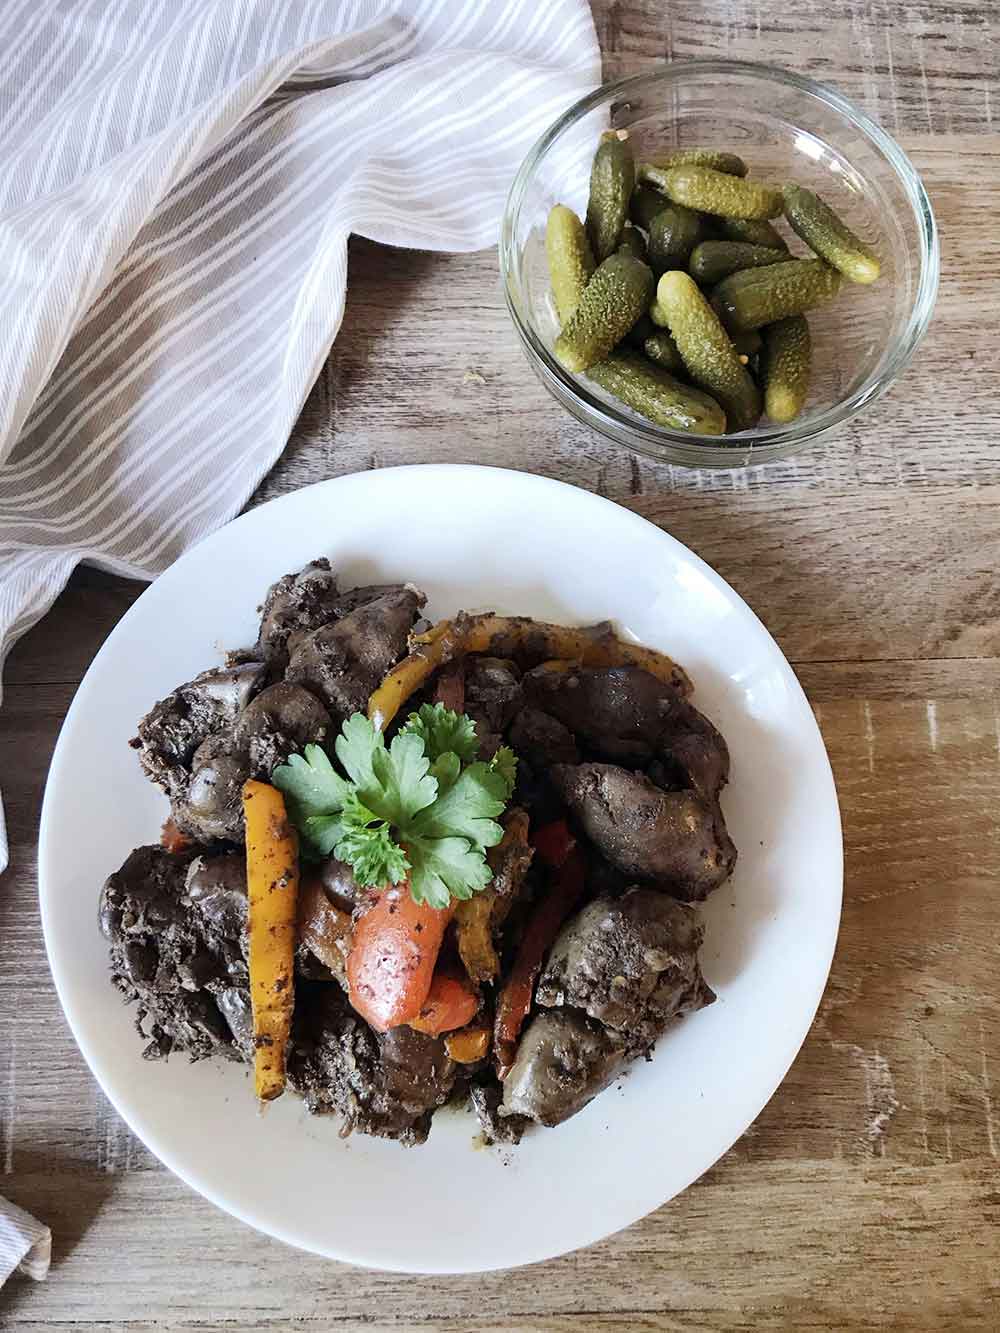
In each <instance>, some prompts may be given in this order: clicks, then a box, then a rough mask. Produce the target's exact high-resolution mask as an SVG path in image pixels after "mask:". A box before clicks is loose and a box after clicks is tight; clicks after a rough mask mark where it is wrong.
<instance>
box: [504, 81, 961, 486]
mask: <svg viewBox="0 0 1000 1333" xmlns="http://www.w3.org/2000/svg"><path fill="white" fill-rule="evenodd" d="M720 74H721V75H725V74H732V75H737V76H739V77H741V78H744V79H745V78H748V77H749V78H754V79H759V80H761V81H762V82H765V83H780V84H784V85H785V86H786V87H790V88H795V89H797V90H798V91H799V92H802V93H805V94H806V95H807V96H809V97H814V98H816V100H817V101H819V102H822V103H824V104H825V105H826V106H828V107H830V108H831V109H832V110H834V111H836V112H837V113H838V114H840V115H841V116H843V117H844V119H845V120H846V121H848V122H849V123H850V124H852V125H854V126H855V127H856V128H857V129H858V130H860V131H861V133H862V134H863V135H864V136H865V137H866V138H867V139H868V140H870V141H871V143H872V144H873V145H874V146H875V147H876V148H877V149H878V150H879V151H880V152H881V153H882V155H883V156H884V157H885V159H886V160H887V161H888V163H889V165H890V166H891V167H892V169H893V170H894V171H895V173H896V175H897V177H898V178H899V181H900V183H901V185H902V187H903V191H904V193H905V196H906V198H907V200H908V202H909V205H910V208H911V210H912V213H913V220H914V222H915V225H916V234H917V238H918V244H919V273H918V279H917V292H916V298H915V300H914V302H913V305H912V308H911V310H910V314H909V318H908V320H907V322H906V325H905V327H904V328H903V329H902V330H901V331H900V332H899V333H898V334H897V335H896V337H895V338H894V340H893V343H892V345H891V347H890V349H889V351H888V354H887V356H885V357H884V358H883V359H882V360H881V361H880V362H879V364H878V366H876V368H875V370H874V371H873V372H872V373H871V374H870V375H869V376H868V377H867V378H866V379H865V380H864V381H863V382H862V383H861V384H860V385H858V387H857V388H856V389H854V391H853V392H852V393H850V394H849V395H848V396H847V397H846V398H843V399H841V400H840V401H839V402H837V403H834V404H832V405H831V406H830V407H828V408H826V409H825V410H824V411H823V412H820V413H817V414H816V415H815V416H812V417H809V418H808V419H806V420H803V421H801V422H792V423H791V424H790V425H787V426H765V427H757V428H755V429H754V430H753V431H748V432H745V433H743V434H741V435H734V436H732V437H731V438H729V439H725V438H723V439H720V438H719V437H718V436H710V435H691V434H688V433H684V432H680V431H671V430H668V429H666V428H665V427H660V426H655V425H652V424H651V423H650V424H647V423H645V422H642V421H640V420H638V419H637V418H635V417H632V416H625V415H624V414H623V413H621V412H618V411H617V410H616V409H615V408H614V407H612V406H610V405H609V404H607V403H606V402H604V401H603V400H602V399H599V398H596V397H595V396H593V395H592V394H590V393H588V392H587V390H586V389H585V388H584V387H583V386H581V385H580V384H579V383H577V381H576V380H574V379H573V378H572V377H571V376H570V375H569V374H568V373H567V372H566V371H565V370H564V369H563V367H562V366H561V365H560V364H559V362H558V361H557V360H556V359H555V357H554V356H553V355H552V354H551V352H550V351H549V350H548V348H547V347H546V346H545V344H544V343H543V342H542V340H541V339H540V338H539V337H538V335H537V334H536V333H535V330H534V328H533V326H532V322H531V319H530V318H529V317H528V315H527V313H526V311H525V309H524V305H523V301H522V298H521V292H520V284H519V282H518V281H517V278H516V272H517V260H518V255H517V251H516V240H515V238H516V235H517V223H518V220H519V217H520V211H521V207H522V205H523V203H524V199H525V194H526V192H527V189H528V186H529V184H530V182H531V180H532V178H533V177H534V175H535V172H536V170H537V169H538V166H539V163H540V162H541V161H542V159H543V158H544V156H545V154H546V153H547V152H548V150H549V148H550V147H551V146H552V144H553V143H554V142H555V140H556V139H557V138H558V137H559V136H560V135H561V134H562V133H563V131H564V130H565V129H567V128H568V127H569V126H571V125H572V124H573V123H574V122H575V121H577V120H579V119H581V118H582V117H583V116H585V115H587V114H588V113H589V112H591V111H593V110H594V109H595V108H597V107H600V106H602V105H603V104H604V103H607V102H610V101H615V100H618V99H619V98H622V97H623V96H624V97H627V96H628V95H630V94H636V93H640V92H643V93H645V92H650V91H653V92H656V91H659V90H663V91H664V92H665V91H666V90H667V89H669V87H670V86H671V85H672V84H675V83H677V82H679V81H687V80H689V79H692V78H699V77H702V76H704V75H720ZM499 252H500V256H499V257H500V272H501V275H502V277H503V283H504V291H505V295H506V299H507V307H508V309H509V311H510V314H511V318H512V319H513V321H514V326H515V328H516V329H517V332H518V334H519V336H520V338H521V340H522V342H523V343H524V344H525V347H526V349H527V350H528V354H529V357H530V358H531V359H532V362H533V365H534V367H535V369H536V371H537V372H538V374H539V376H540V377H541V379H542V382H543V383H544V384H545V385H546V387H547V388H549V389H550V391H551V392H553V393H554V394H555V396H556V397H557V398H559V399H560V400H561V401H563V402H564V404H565V405H567V406H569V407H570V409H571V410H573V411H574V413H575V414H576V415H577V416H579V417H580V419H581V420H583V421H584V422H585V423H587V424H588V425H591V426H594V427H595V428H596V429H598V430H603V431H604V432H605V433H606V434H608V433H610V435H611V437H612V438H613V439H616V440H618V441H619V442H624V440H625V439H626V438H627V439H628V442H629V447H631V448H633V449H636V450H638V451H640V452H642V453H644V454H646V455H648V456H649V457H651V458H655V459H659V460H661V461H667V462H678V463H684V464H687V465H689V466H694V467H698V466H706V465H712V464H713V463H714V465H715V466H720V465H721V466H725V467H738V466H741V465H743V464H744V463H745V462H749V461H750V460H751V456H752V461H754V462H758V463H763V462H767V461H769V460H770V459H774V458H781V457H783V456H785V455H786V454H789V453H793V452H795V451H797V450H799V449H801V448H802V447H803V445H805V444H806V443H807V442H809V441H811V440H814V439H815V438H816V437H817V436H819V435H821V434H824V433H825V432H826V431H828V430H831V429H832V428H833V427H835V426H838V425H840V424H841V423H843V422H844V421H847V420H848V419H849V418H850V417H852V416H854V414H855V413H856V412H858V411H859V410H860V409H861V408H862V407H864V405H865V404H866V403H870V402H873V401H874V400H875V399H876V398H879V397H881V395H882V394H884V393H885V392H886V391H887V390H888V389H889V388H890V387H891V386H892V384H893V383H894V382H895V381H896V379H897V378H898V377H899V375H900V374H901V373H902V372H903V370H904V369H905V368H906V366H907V364H908V363H909V361H910V359H911V357H912V356H913V354H914V352H915V351H916V349H917V346H918V345H919V343H920V340H921V338H922V337H923V336H924V333H925V332H926V330H927V325H928V324H929V323H930V318H931V314H932V313H933V310H934V302H935V300H936V298H937V289H938V277H939V270H940V251H939V244H938V231H937V224H936V222H935V220H934V210H933V208H932V207H931V202H930V199H929V198H928V196H927V191H926V190H925V188H924V184H923V181H922V180H921V179H920V175H919V173H918V171H917V169H916V167H914V165H913V163H912V162H911V161H910V159H909V158H908V157H907V155H906V153H904V152H903V150H902V148H900V146H899V144H897V143H896V141H895V140H894V139H893V138H892V136H891V135H889V134H887V133H886V131H885V130H883V129H882V127H881V126H880V125H877V124H876V123H875V121H873V120H872V119H871V118H870V117H869V116H867V115H866V114H865V113H864V112H863V111H862V110H860V108H859V107H856V106H855V105H854V104H853V103H852V102H851V101H849V99H848V98H846V97H844V95H843V94H842V93H839V92H837V91H836V89H834V88H830V87H827V86H826V85H825V84H821V83H817V82H816V81H815V80H813V79H809V78H806V77H804V76H803V75H800V74H794V73H793V72H792V71H791V70H785V69H780V68H778V67H777V66H773V65H764V64H759V63H758V62H756V61H744V60H681V61H674V62H672V63H671V64H669V65H666V66H664V67H663V68H660V69H655V70H652V71H649V72H647V73H644V74H636V75H632V76H631V77H629V78H626V79H619V80H616V81H615V82H613V83H605V84H602V85H601V87H599V88H596V89H595V90H594V91H593V92H592V93H588V94H587V95H586V96H585V97H581V98H580V99H579V100H578V101H576V102H574V103H573V105H572V106H570V107H569V108H568V109H567V110H566V111H564V112H563V114H562V115H561V116H560V117H559V118H558V120H556V121H555V122H554V123H553V124H552V125H551V126H550V127H549V128H548V129H547V130H546V131H545V133H544V134H543V135H542V136H541V138H540V139H538V141H537V142H536V143H535V144H534V146H533V147H532V149H531V150H530V152H529V153H528V155H527V157H525V159H524V161H523V162H522V163H521V166H520V169H519V170H518V173H517V175H516V176H515V177H514V182H513V184H512V185H511V188H510V193H509V194H508V196H507V204H506V207H505V209H504V215H503V220H502V223H501V227H500V247H499ZM574 405H575V406H574ZM733 453H735V454H737V455H746V457H745V458H741V457H730V458H728V459H726V461H723V459H724V457H725V455H727V454H733ZM709 455H712V456H713V457H712V458H710V457H709Z"/></svg>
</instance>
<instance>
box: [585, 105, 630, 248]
mask: <svg viewBox="0 0 1000 1333" xmlns="http://www.w3.org/2000/svg"><path fill="white" fill-rule="evenodd" d="M634 186H635V162H634V161H633V158H632V146H631V144H630V143H629V141H628V132H627V131H626V130H618V131H616V130H610V131H609V132H608V133H607V134H605V135H603V136H602V138H601V142H600V143H599V144H598V146H597V152H596V153H595V154H594V163H593V166H592V167H591V169H590V199H589V201H588V203H587V234H588V236H589V237H590V244H591V248H592V249H593V251H594V258H595V259H596V260H597V262H598V263H599V264H600V263H602V262H603V261H604V260H605V259H607V258H608V256H609V255H611V254H613V253H614V251H615V250H616V249H617V247H618V242H619V240H620V238H621V234H622V228H623V227H624V225H625V219H626V218H627V217H628V206H629V200H630V198H631V197H632V190H633V188H634Z"/></svg>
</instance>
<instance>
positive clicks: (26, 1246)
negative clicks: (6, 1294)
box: [0, 1199, 52, 1287]
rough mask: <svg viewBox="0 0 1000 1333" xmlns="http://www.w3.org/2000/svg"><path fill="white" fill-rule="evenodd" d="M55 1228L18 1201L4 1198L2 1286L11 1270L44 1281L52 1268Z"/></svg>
mask: <svg viewBox="0 0 1000 1333" xmlns="http://www.w3.org/2000/svg"><path fill="white" fill-rule="evenodd" d="M51 1256H52V1232H51V1231H50V1230H49V1228H48V1227H45V1226H42V1224H41V1222H36V1221H35V1219H34V1218H33V1217H32V1216H31V1214H30V1213H26V1212H25V1211H24V1209H23V1208H18V1206H17V1204H14V1203H8V1202H7V1200H6V1199H0V1287H2V1286H3V1284H4V1283H5V1282H6V1281H7V1279H8V1278H9V1277H10V1275H11V1273H13V1272H15V1271H19V1272H21V1273H27V1275H28V1277H33V1278H34V1279H35V1281H36V1282H40V1281H41V1280H42V1278H43V1277H45V1275H46V1274H47V1273H48V1271H49V1260H50V1258H51Z"/></svg>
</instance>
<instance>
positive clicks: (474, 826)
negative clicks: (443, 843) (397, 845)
mask: <svg viewBox="0 0 1000 1333" xmlns="http://www.w3.org/2000/svg"><path fill="white" fill-rule="evenodd" d="M506 803H507V784H506V782H505V781H504V779H503V778H502V777H501V776H500V774H499V773H496V772H494V771H493V769H491V768H490V766H489V764H484V763H476V764H470V765H469V767H468V768H467V769H465V770H464V771H463V772H462V773H461V774H460V775H459V777H458V778H457V780H456V781H455V782H453V783H452V785H451V786H450V787H449V788H448V790H447V791H446V792H444V793H443V794H442V795H440V796H439V797H438V799H437V800H436V801H435V802H434V804H433V805H431V806H428V807H427V809H426V810H421V812H420V813H419V814H418V815H417V817H416V818H415V819H414V820H413V823H412V832H413V834H414V835H417V836H419V837H422V838H448V837H455V836H457V837H461V838H465V839H466V840H467V841H468V842H469V843H470V844H471V845H472V846H473V847H476V848H478V849H479V850H480V851H483V850H485V849H486V848H487V847H495V846H496V844H497V843H498V842H499V841H500V839H501V838H502V837H503V829H502V828H501V827H500V825H499V824H496V823H494V816H496V815H500V814H503V808H504V806H505V804H506Z"/></svg>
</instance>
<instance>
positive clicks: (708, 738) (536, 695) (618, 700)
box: [524, 667, 729, 797]
mask: <svg viewBox="0 0 1000 1333" xmlns="http://www.w3.org/2000/svg"><path fill="white" fill-rule="evenodd" d="M524 684H525V692H526V694H527V695H528V698H529V699H531V700H532V701H533V702H536V703H537V704H538V706H539V707H540V708H543V709H545V710H546V711H547V712H548V713H550V714H552V716H554V717H557V718H558V719H559V721H560V722H562V723H564V724H565V725H566V726H567V727H569V728H570V730H572V731H574V732H576V734H577V735H578V736H579V737H580V738H581V740H583V741H584V742H585V744H586V745H587V746H588V748H589V749H590V751H591V752H592V754H593V755H594V757H596V758H600V759H610V760H615V761H619V762H622V763H628V764H632V765H643V764H647V763H649V762H650V761H651V760H653V759H659V760H661V761H663V760H667V761H668V762H669V763H670V764H671V765H672V766H673V767H675V768H676V769H677V770H679V771H680V774H681V775H682V778H683V781H682V784H681V785H683V786H692V787H694V788H695V790H696V791H699V792H701V793H702V794H704V795H708V796H711V797H714V796H717V795H718V793H719V792H720V791H721V790H722V788H723V787H724V786H725V784H726V782H728V780H729V749H728V747H727V745H726V742H725V740H724V739H723V738H722V736H721V735H720V734H719V732H718V731H717V730H716V728H715V727H714V726H713V725H712V723H711V722H710V721H709V720H708V718H707V717H705V716H704V714H703V713H699V712H698V710H697V708H695V707H694V706H693V705H692V704H690V703H688V702H687V700H686V699H683V698H681V697H680V695H678V693H677V691H676V690H673V689H671V688H670V687H669V686H667V685H664V684H663V682H662V681H660V680H657V678H656V677H655V676H653V675H651V674H650V673H649V672H648V671H643V670H642V669H641V668H639V667H584V668H576V669H574V670H573V671H570V672H563V671H552V670H551V669H547V668H545V667H539V668H537V669H536V670H535V671H531V672H529V673H528V675H527V676H526V677H525V682H524Z"/></svg>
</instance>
